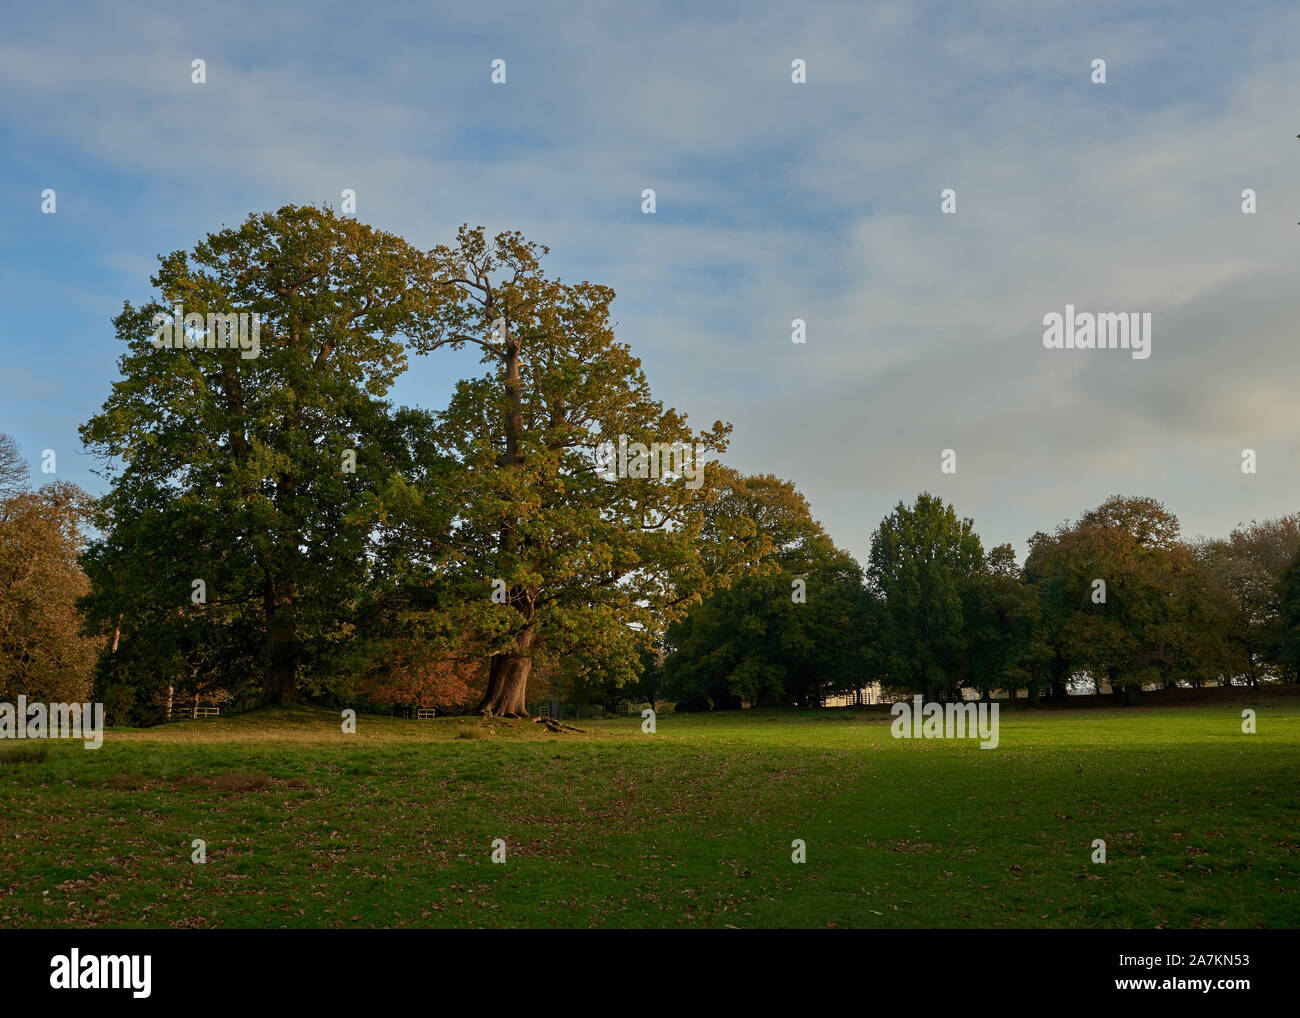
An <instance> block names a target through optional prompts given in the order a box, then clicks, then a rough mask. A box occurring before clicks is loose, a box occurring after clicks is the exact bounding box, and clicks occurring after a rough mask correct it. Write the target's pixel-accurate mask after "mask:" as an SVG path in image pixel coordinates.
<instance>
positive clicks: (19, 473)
mask: <svg viewBox="0 0 1300 1018" xmlns="http://www.w3.org/2000/svg"><path fill="white" fill-rule="evenodd" d="M29 476H30V471H29V469H28V467H27V460H25V459H24V458H23V455H22V452H21V451H20V450H19V448H18V443H17V442H16V441H15V440H14V438H13V436H12V435H6V434H3V433H0V499H8V498H13V497H14V496H15V495H21V494H22V493H23V492H25V491H27V490H28V488H29V487H30V485H29V483H28V478H29Z"/></svg>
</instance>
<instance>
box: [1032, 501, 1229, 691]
mask: <svg viewBox="0 0 1300 1018" xmlns="http://www.w3.org/2000/svg"><path fill="white" fill-rule="evenodd" d="M1025 571H1026V576H1027V577H1028V578H1029V580H1030V582H1031V583H1032V584H1034V586H1035V587H1036V588H1037V590H1038V592H1039V597H1040V606H1041V611H1042V615H1043V619H1044V626H1043V633H1044V638H1045V640H1046V643H1047V646H1048V654H1047V657H1046V660H1047V662H1048V675H1049V681H1050V683H1051V684H1052V687H1053V689H1054V692H1055V693H1056V695H1064V692H1065V690H1064V688H1063V686H1064V681H1065V680H1066V679H1067V678H1068V677H1069V675H1070V674H1071V673H1072V672H1074V671H1076V670H1080V669H1082V670H1086V671H1088V672H1089V673H1090V674H1091V675H1092V676H1093V677H1094V679H1095V680H1100V679H1105V680H1106V681H1107V682H1108V684H1109V685H1110V688H1111V691H1112V692H1113V693H1114V695H1115V696H1116V697H1118V698H1123V699H1124V700H1125V702H1128V703H1136V702H1137V699H1138V696H1139V694H1140V692H1141V688H1142V685H1143V684H1144V683H1162V684H1171V683H1174V682H1178V681H1198V682H1199V681H1205V680H1206V679H1207V678H1210V677H1212V676H1213V675H1214V674H1216V673H1217V671H1218V670H1219V669H1220V668H1221V667H1222V666H1223V663H1224V660H1225V650H1224V647H1225V644H1224V635H1225V626H1226V618H1227V604H1226V602H1225V601H1224V600H1223V599H1222V598H1221V597H1219V596H1218V595H1217V594H1216V593H1214V592H1213V591H1212V590H1211V589H1210V585H1209V584H1208V582H1207V580H1206V578H1205V575H1204V573H1203V572H1202V571H1201V570H1199V569H1198V568H1197V565H1196V562H1195V561H1194V559H1193V556H1192V553H1191V551H1190V550H1189V549H1188V548H1187V547H1186V546H1185V545H1183V544H1182V543H1181V542H1180V540H1179V525H1178V519H1177V517H1175V516H1174V515H1173V514H1172V513H1170V512H1168V510H1166V509H1165V508H1164V506H1163V505H1161V504H1160V503H1159V502H1158V501H1156V500H1155V499H1150V498H1124V497H1120V496H1115V497H1112V498H1110V499H1108V500H1107V501H1106V502H1104V503H1103V504H1102V505H1101V506H1099V507H1098V508H1097V509H1094V510H1092V511H1090V512H1087V513H1085V514H1084V515H1083V516H1082V517H1080V519H1079V520H1078V522H1077V523H1075V524H1074V525H1068V524H1062V525H1061V526H1060V527H1059V528H1058V529H1057V531H1056V533H1055V534H1053V535H1050V536H1049V535H1045V534H1036V535H1035V536H1034V538H1033V539H1032V540H1031V542H1030V554H1029V557H1028V559H1027V560H1026V565H1025Z"/></svg>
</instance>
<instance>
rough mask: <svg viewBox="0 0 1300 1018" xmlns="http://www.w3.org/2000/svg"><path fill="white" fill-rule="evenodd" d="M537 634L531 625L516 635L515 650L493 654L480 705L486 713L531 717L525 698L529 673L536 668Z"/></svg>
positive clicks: (481, 710)
mask: <svg viewBox="0 0 1300 1018" xmlns="http://www.w3.org/2000/svg"><path fill="white" fill-rule="evenodd" d="M535 635H536V633H535V630H534V629H533V628H532V627H531V626H530V627H529V628H527V629H525V630H524V631H523V632H522V633H520V634H519V635H518V636H517V637H515V646H514V649H513V650H508V651H503V652H501V653H499V654H493V655H492V663H491V665H490V667H489V668H488V683H487V691H486V692H485V693H484V694H483V700H482V701H481V702H480V703H479V705H478V712H479V713H480V714H485V715H489V716H490V715H493V714H498V715H505V716H506V717H515V718H523V717H527V716H528V707H527V704H526V703H525V700H524V697H525V694H526V692H527V689H528V676H529V674H530V673H531V672H532V670H533V658H532V655H531V653H530V651H531V650H532V649H533V640H534V637H535Z"/></svg>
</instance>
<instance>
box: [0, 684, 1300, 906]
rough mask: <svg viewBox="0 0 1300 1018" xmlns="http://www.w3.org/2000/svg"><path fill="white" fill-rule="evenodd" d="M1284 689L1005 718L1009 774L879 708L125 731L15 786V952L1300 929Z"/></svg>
mask: <svg viewBox="0 0 1300 1018" xmlns="http://www.w3.org/2000/svg"><path fill="white" fill-rule="evenodd" d="M1286 692H1287V694H1291V695H1283V694H1282V693H1269V692H1263V693H1253V694H1252V693H1245V692H1241V693H1239V694H1233V693H1225V694H1223V699H1222V700H1221V702H1217V703H1206V704H1201V705H1192V706H1181V707H1162V706H1158V705H1156V706H1148V707H1143V708H1138V709H1132V708H1129V709H1122V708H1109V707H1107V706H1100V705H1099V706H1098V707H1097V708H1095V709H1081V708H1078V707H1074V708H1071V709H1068V710H1042V711H1036V712H1030V711H1023V710H1004V711H1003V712H1002V720H1001V743H1000V746H999V748H998V749H996V750H981V749H979V748H978V743H977V742H975V741H971V740H964V741H963V740H948V741H944V740H925V741H922V740H907V741H904V740H895V739H893V738H891V737H890V730H889V725H888V722H889V718H888V715H887V714H885V713H884V712H883V711H880V710H875V711H871V710H862V711H859V712H850V711H819V712H807V713H794V712H775V711H774V712H762V711H745V712H740V713H734V714H715V715H689V716H686V715H682V716H678V715H671V714H669V715H661V716H660V718H659V722H658V731H657V733H656V734H654V735H643V734H642V733H641V730H640V718H639V717H635V716H631V717H626V718H617V719H609V720H604V721H596V722H586V721H584V722H582V723H581V724H582V727H583V728H584V729H585V730H586V731H585V732H584V733H582V734H575V733H568V732H566V733H564V734H562V735H553V734H551V733H549V732H546V731H545V730H544V729H543V728H542V726H540V725H537V724H533V723H531V722H526V721H506V720H492V721H484V720H480V719H462V718H440V719H437V720H433V721H405V720H396V719H392V718H379V717H373V718H372V717H366V716H362V717H361V718H359V719H358V730H357V734H355V735H344V734H343V733H342V732H341V731H340V719H339V716H338V714H337V713H334V712H328V711H322V710H312V709H298V710H292V711H275V712H254V713H252V714H248V715H244V716H241V717H235V718H221V719H212V720H206V721H192V722H182V723H178V724H173V725H169V726H166V727H165V728H160V729H150V730H139V731H130V730H113V729H110V730H109V732H108V734H107V735H106V738H105V742H104V746H103V748H102V749H100V750H98V751H87V750H85V749H83V748H82V747H81V744H80V743H59V744H56V745H54V746H52V747H51V749H50V751H49V753H48V755H47V756H46V757H45V759H44V760H32V761H27V762H10V763H5V764H2V765H0V926H3V927H16V926H17V927H22V926H26V927H32V926H40V927H78V928H80V927H99V926H108V927H113V926H149V927H243V926H267V927H317V926H326V927H339V926H342V927H364V926H380V927H384V926H438V927H449V926H454V927H462V926H493V927H501V926H525V927H542V928H549V927H566V926H575V927H588V926H596V927H601V926H607V927H622V926H633V927H647V926H648V927H670V928H682V927H692V926H694V927H722V926H728V925H729V926H736V927H741V928H745V927H756V926H763V927H768V926H779V927H795V926H799V927H827V926H839V927H882V928H889V927H1137V928H1149V927H1254V926H1265V927H1278V926H1286V927H1296V926H1300V902H1298V901H1297V884H1298V883H1300V881H1297V870H1300V850H1298V846H1297V826H1296V824H1297V816H1298V811H1297V802H1298V798H1300V796H1298V792H1297V779H1298V778H1300V698H1298V697H1296V696H1295V695H1293V693H1292V691H1286ZM1246 706H1253V707H1254V708H1255V709H1256V710H1257V712H1258V734H1255V735H1245V734H1242V731H1241V716H1240V715H1241V710H1242V709H1243V708H1244V707H1246ZM196 838H201V839H203V840H204V841H205V842H206V844H207V862H206V863H205V864H202V865H199V864H196V863H194V862H192V861H191V853H192V852H193V849H192V847H191V843H192V841H193V840H194V839H196ZM496 838H501V839H504V841H505V844H506V853H507V859H506V862H505V863H504V864H494V863H493V862H492V860H491V853H492V842H493V839H496ZM796 838H798V839H802V840H803V841H804V842H805V843H806V846H807V849H806V850H807V862H806V863H805V864H803V865H797V864H795V863H793V862H792V861H791V851H792V850H791V842H792V841H793V840H794V839H796ZM1096 838H1102V839H1105V841H1106V845H1107V854H1108V861H1107V863H1106V864H1105V865H1099V864H1095V863H1093V862H1091V861H1090V856H1091V854H1092V842H1093V840H1094V839H1096Z"/></svg>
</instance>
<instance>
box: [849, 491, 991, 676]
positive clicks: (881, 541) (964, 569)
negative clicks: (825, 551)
mask: <svg viewBox="0 0 1300 1018" xmlns="http://www.w3.org/2000/svg"><path fill="white" fill-rule="evenodd" d="M974 527H975V525H974V522H973V521H972V520H970V519H962V518H958V516H957V513H956V512H955V511H954V509H953V507H952V506H950V505H948V504H946V503H945V502H944V501H943V500H942V499H940V498H938V497H937V496H934V495H931V494H929V493H928V492H927V493H924V494H921V495H919V496H917V499H916V502H915V503H914V504H913V505H912V506H906V505H904V504H903V503H902V502H899V503H898V505H897V507H896V508H895V509H894V511H893V512H892V513H891V514H890V515H889V516H887V517H885V519H884V520H882V521H881V524H880V527H879V529H878V530H877V531H876V532H875V534H873V535H872V541H871V557H870V564H869V566H868V569H867V578H868V581H869V583H870V585H871V587H872V588H873V590H874V591H875V592H876V593H877V594H878V595H879V599H880V604H881V608H880V610H881V612H882V614H881V618H880V635H879V639H880V641H881V646H880V648H879V654H880V665H879V667H880V668H882V669H883V671H884V672H885V673H887V675H888V676H889V679H890V683H891V684H892V685H901V686H906V687H908V688H910V689H913V690H916V691H917V692H921V693H923V694H924V695H925V698H926V699H927V700H930V699H932V698H933V697H934V695H935V694H936V693H937V692H938V691H939V690H943V689H948V690H952V691H954V692H955V691H957V690H958V689H959V688H960V687H961V685H962V684H963V683H964V682H965V681H966V680H967V679H968V678H969V662H968V659H967V651H968V648H969V646H970V634H969V633H968V632H967V628H966V617H965V616H966V610H967V609H966V604H967V601H968V599H969V596H970V593H969V585H970V584H971V583H972V582H974V581H975V580H976V579H977V577H979V575H980V573H981V570H982V569H983V567H984V549H983V546H982V545H981V544H980V539H979V537H978V536H977V535H976V533H975V529H974Z"/></svg>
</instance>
